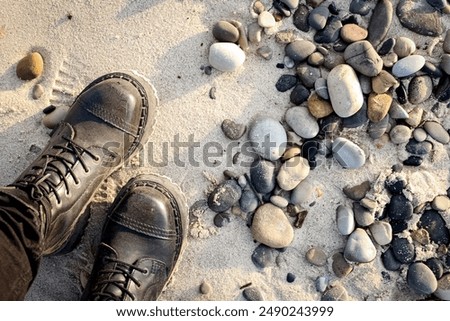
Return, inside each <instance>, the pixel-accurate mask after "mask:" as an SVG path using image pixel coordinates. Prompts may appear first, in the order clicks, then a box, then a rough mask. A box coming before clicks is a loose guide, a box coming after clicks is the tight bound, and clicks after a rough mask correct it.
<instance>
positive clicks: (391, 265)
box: [381, 247, 402, 271]
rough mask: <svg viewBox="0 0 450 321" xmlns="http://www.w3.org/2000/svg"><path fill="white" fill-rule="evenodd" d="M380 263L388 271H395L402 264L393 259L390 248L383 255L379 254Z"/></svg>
mask: <svg viewBox="0 0 450 321" xmlns="http://www.w3.org/2000/svg"><path fill="white" fill-rule="evenodd" d="M381 261H382V262H383V265H384V267H385V268H386V270H388V271H397V270H399V269H400V267H401V266H402V263H401V262H399V261H398V260H397V259H396V258H395V256H394V252H393V251H392V247H390V248H388V249H387V250H386V251H385V252H384V253H383V254H381Z"/></svg>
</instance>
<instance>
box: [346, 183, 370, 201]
mask: <svg viewBox="0 0 450 321" xmlns="http://www.w3.org/2000/svg"><path fill="white" fill-rule="evenodd" d="M370 189H371V184H370V182H369V181H364V182H362V183H361V184H358V185H355V186H346V187H344V188H343V189H342V191H343V192H344V194H345V195H346V196H347V197H348V198H350V199H351V200H354V201H360V200H362V199H363V198H364V197H365V196H366V194H367V193H368V192H369V191H370Z"/></svg>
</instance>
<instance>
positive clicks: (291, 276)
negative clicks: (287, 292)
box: [286, 272, 297, 283]
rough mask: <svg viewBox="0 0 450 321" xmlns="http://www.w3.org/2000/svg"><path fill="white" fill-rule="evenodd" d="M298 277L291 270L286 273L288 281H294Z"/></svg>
mask: <svg viewBox="0 0 450 321" xmlns="http://www.w3.org/2000/svg"><path fill="white" fill-rule="evenodd" d="M296 278H297V277H296V276H295V274H292V273H291V272H289V273H288V274H287V275H286V281H287V282H288V283H293V282H294V281H295V279H296Z"/></svg>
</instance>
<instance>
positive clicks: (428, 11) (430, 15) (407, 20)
mask: <svg viewBox="0 0 450 321" xmlns="http://www.w3.org/2000/svg"><path fill="white" fill-rule="evenodd" d="M396 13H397V16H398V18H399V20H400V23H401V24H402V25H403V26H404V27H406V28H408V29H410V30H411V31H414V32H415V33H418V34H421V35H424V36H433V37H437V36H439V35H441V34H442V32H443V26H442V21H441V14H440V13H439V12H438V11H437V10H436V9H435V8H433V7H432V6H431V5H429V4H428V3H427V2H426V1H422V0H400V2H399V3H398V5H397V12H396Z"/></svg>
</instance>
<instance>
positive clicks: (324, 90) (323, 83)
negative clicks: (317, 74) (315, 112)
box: [314, 78, 330, 100]
mask: <svg viewBox="0 0 450 321" xmlns="http://www.w3.org/2000/svg"><path fill="white" fill-rule="evenodd" d="M314 89H315V91H316V93H317V95H319V96H320V97H321V98H323V99H325V100H329V99H330V95H329V94H328V86H327V80H326V79H324V78H319V79H317V80H316V82H315V83H314Z"/></svg>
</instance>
